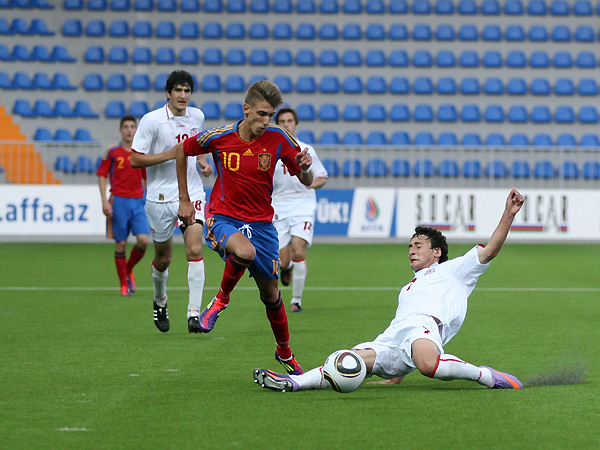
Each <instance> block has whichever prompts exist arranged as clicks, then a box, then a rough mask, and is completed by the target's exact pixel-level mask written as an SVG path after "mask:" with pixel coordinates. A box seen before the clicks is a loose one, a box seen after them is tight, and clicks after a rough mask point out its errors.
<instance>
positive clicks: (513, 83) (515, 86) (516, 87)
mask: <svg viewBox="0 0 600 450" xmlns="http://www.w3.org/2000/svg"><path fill="white" fill-rule="evenodd" d="M506 92H507V93H508V94H509V95H526V94H527V82H526V81H525V79H524V78H511V79H510V80H508V84H507V86H506Z"/></svg>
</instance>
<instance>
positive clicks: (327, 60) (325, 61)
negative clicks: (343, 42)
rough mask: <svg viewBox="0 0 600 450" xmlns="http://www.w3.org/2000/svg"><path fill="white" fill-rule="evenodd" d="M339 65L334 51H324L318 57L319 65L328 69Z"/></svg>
mask: <svg viewBox="0 0 600 450" xmlns="http://www.w3.org/2000/svg"><path fill="white" fill-rule="evenodd" d="M339 64H340V60H339V57H338V53H337V51H336V50H330V49H325V50H323V51H322V52H321V54H320V55H319V65H321V66H328V67H337V66H338V65H339Z"/></svg>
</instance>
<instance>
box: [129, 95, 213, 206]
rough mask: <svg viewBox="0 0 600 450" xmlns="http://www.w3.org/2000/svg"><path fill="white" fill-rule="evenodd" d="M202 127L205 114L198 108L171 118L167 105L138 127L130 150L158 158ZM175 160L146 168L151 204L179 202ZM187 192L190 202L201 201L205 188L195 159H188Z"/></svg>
mask: <svg viewBox="0 0 600 450" xmlns="http://www.w3.org/2000/svg"><path fill="white" fill-rule="evenodd" d="M203 125H204V113H203V112H202V111H200V110H199V109H198V108H187V110H186V113H185V115H183V116H174V115H173V113H172V112H171V111H170V110H169V107H168V105H165V106H164V107H162V108H159V109H156V110H154V111H151V112H149V113H148V114H146V115H145V116H144V117H142V120H140V123H139V125H138V128H137V131H136V132H135V136H134V138H133V144H132V146H131V147H132V150H133V151H135V152H138V153H141V154H144V155H157V154H159V153H164V152H166V151H168V150H171V149H172V148H173V147H174V146H175V145H177V144H178V143H179V142H182V141H184V140H185V139H187V138H188V137H191V136H195V135H196V134H198V133H199V132H200V131H201V130H202V126H203ZM175 166H176V163H175V160H174V159H173V160H171V161H166V162H164V163H161V164H156V165H154V166H149V167H147V168H146V176H147V183H148V192H147V193H146V200H147V201H150V202H159V203H163V202H175V201H179V190H178V187H177V172H176V168H175ZM188 189H189V193H190V198H191V199H194V200H204V196H205V194H204V188H203V186H202V180H201V179H200V175H199V174H198V170H197V166H196V157H195V156H194V157H190V158H189V159H188Z"/></svg>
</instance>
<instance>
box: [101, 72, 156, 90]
mask: <svg viewBox="0 0 600 450" xmlns="http://www.w3.org/2000/svg"><path fill="white" fill-rule="evenodd" d="M106 89H107V90H108V91H124V90H125V89H127V79H126V78H125V75H124V74H122V73H112V74H110V75H109V76H108V78H107V79H106ZM163 89H164V85H163Z"/></svg>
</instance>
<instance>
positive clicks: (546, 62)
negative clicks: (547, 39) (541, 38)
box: [529, 51, 550, 69]
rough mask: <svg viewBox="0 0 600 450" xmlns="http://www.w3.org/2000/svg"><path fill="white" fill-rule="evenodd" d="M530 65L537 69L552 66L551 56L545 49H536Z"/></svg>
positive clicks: (532, 54)
mask: <svg viewBox="0 0 600 450" xmlns="http://www.w3.org/2000/svg"><path fill="white" fill-rule="evenodd" d="M529 65H530V66H531V67H533V68H536V69H544V68H547V67H549V66H550V57H549V56H548V53H546V52H544V51H534V52H532V53H531V56H530V57H529Z"/></svg>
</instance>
